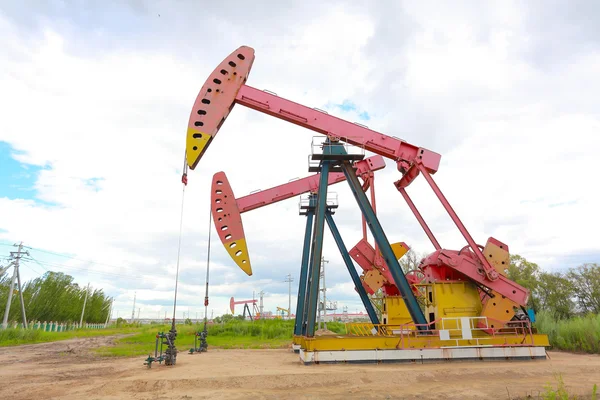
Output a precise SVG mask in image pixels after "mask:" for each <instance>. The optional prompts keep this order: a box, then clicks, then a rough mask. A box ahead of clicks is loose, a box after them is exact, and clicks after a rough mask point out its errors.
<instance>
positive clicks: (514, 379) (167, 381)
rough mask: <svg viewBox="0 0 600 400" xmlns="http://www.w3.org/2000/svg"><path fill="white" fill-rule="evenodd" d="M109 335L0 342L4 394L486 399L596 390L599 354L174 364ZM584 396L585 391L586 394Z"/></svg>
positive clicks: (231, 353) (195, 359) (220, 353)
mask: <svg viewBox="0 0 600 400" xmlns="http://www.w3.org/2000/svg"><path fill="white" fill-rule="evenodd" d="M112 339H113V338H111V337H96V338H86V339H74V340H68V341H62V342H55V343H44V344H39V345H27V346H19V347H9V348H0V377H1V380H0V399H3V398H10V399H15V400H16V399H37V398H39V399H52V398H57V399H58V398H60V399H89V400H91V399H281V398H290V399H318V398H327V399H349V398H352V399H355V398H356V399H413V398H421V399H422V398H426V399H490V398H500V399H508V398H509V395H508V393H510V398H525V396H526V395H532V397H533V398H537V395H538V393H539V392H540V391H543V387H544V385H546V384H547V383H553V384H554V385H555V384H556V380H555V374H557V373H561V374H562V376H563V379H564V382H565V384H566V386H567V387H568V389H569V390H570V392H571V393H576V394H579V395H583V394H590V393H591V388H592V386H593V384H594V383H596V384H598V385H599V386H600V356H598V355H574V354H567V353H558V352H553V353H549V354H550V356H551V359H549V360H546V361H527V362H523V361H521V362H487V363H486V362H461V363H458V362H457V363H445V364H424V365H422V364H414V365H402V364H392V365H390V364H386V365H312V366H304V365H302V364H300V363H299V360H298V356H297V355H295V354H293V353H291V352H289V351H288V350H217V349H211V350H210V351H209V352H208V353H203V354H195V355H189V354H187V353H185V352H182V353H180V354H179V356H178V357H177V365H176V366H174V367H166V366H164V365H158V364H155V365H154V366H153V367H152V369H147V368H146V367H145V366H144V365H143V359H144V357H140V358H133V359H131V358H130V359H106V358H99V357H96V356H93V355H92V354H90V353H89V352H88V351H87V349H88V348H90V347H95V346H101V345H106V344H107V343H110V342H111V340H112ZM583 398H586V397H583Z"/></svg>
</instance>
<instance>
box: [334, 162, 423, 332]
mask: <svg viewBox="0 0 600 400" xmlns="http://www.w3.org/2000/svg"><path fill="white" fill-rule="evenodd" d="M342 170H343V171H344V175H345V176H346V180H347V181H348V184H349V185H350V190H352V194H353V195H354V197H355V198H356V202H357V203H358V206H359V207H360V209H361V211H362V213H363V215H364V216H365V220H366V221H367V225H368V226H369V229H370V230H371V234H372V235H373V238H375V242H376V243H377V245H378V246H379V250H380V251H381V255H383V259H384V260H385V262H386V263H387V265H388V267H389V268H390V272H391V274H392V277H393V278H394V282H395V283H396V286H397V287H398V289H399V290H400V293H401V294H402V297H403V298H404V302H405V303H406V307H407V308H408V311H409V313H410V316H411V317H412V320H413V322H414V323H415V324H420V325H422V326H419V329H421V330H425V329H427V326H425V324H427V320H426V319H425V315H424V314H423V311H422V310H421V307H419V303H418V302H417V298H416V297H415V295H414V294H413V292H412V290H411V288H410V284H409V283H408V280H407V279H406V276H404V274H403V273H402V269H400V264H399V263H398V260H396V256H395V255H394V252H393V251H392V247H391V246H390V242H389V241H388V239H387V237H386V235H385V232H384V231H383V228H382V227H381V224H380V223H379V220H378V219H377V216H376V215H375V212H374V211H373V208H372V207H371V203H369V200H368V199H367V196H366V195H365V193H364V192H363V191H362V187H361V184H360V182H359V181H358V178H357V177H356V171H355V170H354V168H352V165H350V163H349V162H348V161H344V162H343V163H342Z"/></svg>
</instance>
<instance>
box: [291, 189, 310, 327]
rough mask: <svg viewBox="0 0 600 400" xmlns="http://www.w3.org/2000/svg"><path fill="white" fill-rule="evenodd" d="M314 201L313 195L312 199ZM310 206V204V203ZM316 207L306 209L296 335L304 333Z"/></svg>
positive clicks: (295, 324)
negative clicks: (305, 305)
mask: <svg viewBox="0 0 600 400" xmlns="http://www.w3.org/2000/svg"><path fill="white" fill-rule="evenodd" d="M310 202H312V196H311V200H310ZM309 207H310V204H309ZM314 214H315V211H314V209H312V208H309V209H308V210H307V211H306V230H305V231H304V248H303V249H302V265H301V267H300V268H301V269H300V283H299V284H298V302H297V303H296V320H295V322H294V335H296V336H298V335H301V334H302V326H303V325H304V302H305V299H306V296H305V295H306V278H307V275H308V260H309V257H310V239H311V237H312V225H313V216H314Z"/></svg>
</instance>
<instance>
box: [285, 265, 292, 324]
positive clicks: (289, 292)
mask: <svg viewBox="0 0 600 400" xmlns="http://www.w3.org/2000/svg"><path fill="white" fill-rule="evenodd" d="M293 281H294V278H292V274H287V277H286V280H285V281H284V282H288V283H289V288H288V319H290V313H291V312H292V282H293Z"/></svg>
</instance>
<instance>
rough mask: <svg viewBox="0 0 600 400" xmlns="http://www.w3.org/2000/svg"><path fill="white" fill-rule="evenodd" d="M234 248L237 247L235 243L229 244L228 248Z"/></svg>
mask: <svg viewBox="0 0 600 400" xmlns="http://www.w3.org/2000/svg"><path fill="white" fill-rule="evenodd" d="M236 246H237V243H236V242H233V243H231V244H230V245H229V248H231V249H233V248H234V247H236Z"/></svg>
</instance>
